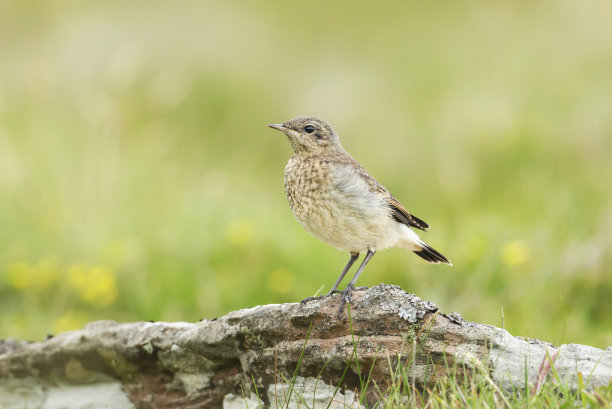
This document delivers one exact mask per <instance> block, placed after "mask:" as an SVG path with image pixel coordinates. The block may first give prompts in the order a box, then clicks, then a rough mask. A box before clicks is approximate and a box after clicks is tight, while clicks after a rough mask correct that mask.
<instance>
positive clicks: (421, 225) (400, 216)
mask: <svg viewBox="0 0 612 409" xmlns="http://www.w3.org/2000/svg"><path fill="white" fill-rule="evenodd" d="M387 201H388V202H389V207H390V208H391V214H392V216H393V218H394V219H395V220H397V221H398V222H400V223H404V224H405V225H407V226H411V227H416V228H417V229H420V230H423V231H426V230H427V229H429V225H428V224H427V223H425V222H424V221H423V220H421V219H419V218H418V217H416V216H413V215H411V214H410V213H408V211H407V210H406V209H405V208H404V206H402V204H401V203H400V202H398V201H397V199H396V198H394V197H393V196H391V197H389V198H388V199H387Z"/></svg>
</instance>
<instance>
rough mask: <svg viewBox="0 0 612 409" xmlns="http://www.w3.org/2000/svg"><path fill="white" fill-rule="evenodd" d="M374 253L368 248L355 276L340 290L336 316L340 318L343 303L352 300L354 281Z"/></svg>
mask: <svg viewBox="0 0 612 409" xmlns="http://www.w3.org/2000/svg"><path fill="white" fill-rule="evenodd" d="M375 253H376V251H375V250H368V253H367V254H366V256H365V258H364V259H363V261H362V262H361V265H360V266H359V268H358V269H357V272H356V273H355V276H353V279H352V280H351V282H350V283H349V284H348V285H347V286H346V288H345V289H344V291H341V293H342V299H341V300H340V308H338V318H340V316H341V315H342V311H343V310H344V304H345V303H347V302H349V303H350V302H351V301H352V293H353V287H354V286H355V282H356V281H357V279H358V278H359V275H360V274H361V273H362V272H363V269H364V268H365V266H366V265H367V264H368V261H370V259H371V258H372V257H374V254H375Z"/></svg>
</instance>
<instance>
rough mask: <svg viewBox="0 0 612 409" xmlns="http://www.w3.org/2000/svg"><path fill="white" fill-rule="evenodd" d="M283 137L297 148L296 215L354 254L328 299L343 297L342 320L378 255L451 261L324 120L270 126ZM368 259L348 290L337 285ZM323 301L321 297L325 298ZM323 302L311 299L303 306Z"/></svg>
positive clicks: (288, 186)
mask: <svg viewBox="0 0 612 409" xmlns="http://www.w3.org/2000/svg"><path fill="white" fill-rule="evenodd" d="M269 126H270V128H273V129H277V130H279V131H281V132H283V133H284V134H285V135H287V137H288V138H289V142H290V143H291V146H292V147H293V151H294V153H293V156H292V157H291V159H289V162H288V163H287V166H286V167H285V192H286V194H287V199H288V200H289V205H290V207H291V211H292V212H293V215H294V216H295V218H296V219H297V221H298V222H300V224H301V225H302V226H303V227H304V228H305V229H306V230H307V231H308V232H309V233H311V234H313V235H314V236H315V237H317V238H319V239H321V240H323V241H324V242H326V243H328V244H330V245H332V246H334V247H336V248H337V249H339V250H345V251H349V252H350V253H351V258H350V259H349V261H348V263H347V265H346V267H344V269H343V270H342V273H341V274H340V277H338V280H336V283H335V284H334V286H333V287H332V289H331V290H330V291H329V293H327V294H326V295H325V296H329V295H332V294H333V293H335V292H341V293H342V300H341V303H340V308H339V309H338V315H339V316H340V314H341V312H342V309H343V306H344V303H345V302H351V294H352V291H353V288H354V286H355V282H356V281H357V278H359V275H360V274H361V273H362V272H363V269H364V268H365V266H366V265H367V264H368V262H369V261H370V259H371V258H372V257H373V256H374V253H376V251H377V250H382V249H386V248H389V247H396V246H397V247H403V248H406V249H408V250H412V251H413V252H414V253H415V254H416V255H418V256H420V257H421V258H423V259H425V260H426V261H428V262H430V263H445V264H449V265H452V264H451V262H450V261H449V260H448V259H447V258H446V257H444V256H443V255H442V254H441V253H439V252H438V251H436V250H434V249H433V248H431V247H430V246H428V245H427V244H425V242H424V241H422V240H421V239H420V238H419V236H418V235H417V234H416V233H415V232H414V230H413V228H416V229H419V230H427V229H428V228H429V225H428V224H427V223H425V222H424V221H423V220H421V219H419V218H417V217H415V216H413V215H411V214H410V213H408V211H407V210H406V209H405V208H404V207H403V206H402V205H401V204H400V202H398V201H397V199H396V198H395V197H393V196H392V195H391V193H389V191H388V190H387V189H385V187H384V186H383V185H381V184H380V183H378V181H377V180H376V179H374V178H373V177H372V176H371V175H370V174H369V173H368V172H367V171H366V170H365V169H364V168H363V167H362V166H361V165H360V164H359V163H357V161H356V160H355V159H353V157H352V156H351V155H349V154H348V153H347V152H346V151H345V150H344V148H343V147H342V145H340V140H339V138H338V134H336V133H335V132H334V130H333V129H332V127H331V126H330V125H329V124H328V123H327V122H325V121H324V120H322V119H319V118H316V117H297V118H294V119H292V120H290V121H287V122H285V123H284V124H282V125H281V124H270V125H269ZM362 252H366V256H365V258H364V260H363V262H362V263H361V265H360V266H359V268H358V269H357V272H356V273H355V276H354V277H353V279H352V280H351V282H350V283H349V284H348V286H347V287H346V289H345V290H344V291H338V290H337V288H338V285H339V284H340V282H341V281H342V279H343V278H344V276H345V275H346V273H347V271H348V270H349V269H350V268H351V266H352V265H353V263H354V262H355V261H356V260H357V258H358V257H359V253H362ZM325 296H321V297H325ZM321 297H308V298H306V299H305V300H303V301H302V302H306V301H309V300H312V299H316V298H321Z"/></svg>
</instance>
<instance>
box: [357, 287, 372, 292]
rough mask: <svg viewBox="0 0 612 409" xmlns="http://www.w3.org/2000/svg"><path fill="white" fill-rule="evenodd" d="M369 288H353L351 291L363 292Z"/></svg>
mask: <svg viewBox="0 0 612 409" xmlns="http://www.w3.org/2000/svg"><path fill="white" fill-rule="evenodd" d="M369 289H370V287H354V288H353V290H355V291H365V290H369Z"/></svg>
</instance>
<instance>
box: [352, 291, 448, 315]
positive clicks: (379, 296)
mask: <svg viewBox="0 0 612 409" xmlns="http://www.w3.org/2000/svg"><path fill="white" fill-rule="evenodd" d="M375 300H376V301H377V302H378V304H379V306H380V308H381V309H382V310H383V311H388V312H392V313H395V314H398V315H399V316H400V318H402V319H404V320H406V321H408V322H410V323H413V324H414V323H416V322H417V321H419V320H420V319H422V318H423V317H424V316H425V314H426V313H428V312H435V311H437V310H438V306H437V305H436V304H434V303H433V302H431V301H423V300H421V299H420V298H419V297H417V296H416V295H414V294H408V293H407V292H405V291H404V290H402V289H401V288H399V287H397V286H392V285H385V284H381V285H379V286H377V287H375V288H373V289H372V290H370V291H368V292H367V293H366V295H365V296H364V297H363V299H362V302H364V303H371V302H373V301H375Z"/></svg>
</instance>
